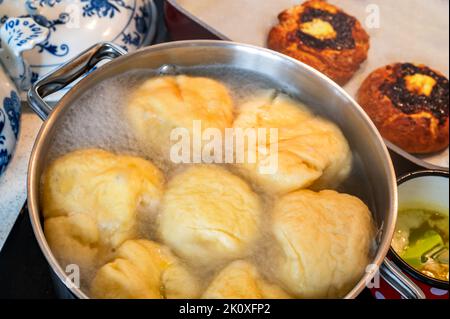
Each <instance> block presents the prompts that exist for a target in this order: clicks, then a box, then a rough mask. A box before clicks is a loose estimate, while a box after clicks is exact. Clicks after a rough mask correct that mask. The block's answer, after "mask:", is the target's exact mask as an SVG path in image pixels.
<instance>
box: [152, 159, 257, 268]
mask: <svg viewBox="0 0 450 319" xmlns="http://www.w3.org/2000/svg"><path fill="white" fill-rule="evenodd" d="M260 218H261V203H260V199H259V197H258V196H257V195H256V194H255V193H254V192H253V191H252V189H251V188H250V187H249V186H248V185H247V183H246V182H244V181H243V180H242V179H240V178H239V177H237V176H235V175H233V174H232V173H230V172H229V171H227V170H225V169H223V168H220V167H218V166H214V165H211V166H208V165H200V166H192V167H190V168H188V169H186V170H185V171H183V172H181V173H179V174H178V175H176V176H175V177H173V179H172V180H170V181H169V184H168V186H167V191H166V192H165V194H164V197H163V200H162V203H161V212H160V223H159V233H160V237H161V239H162V240H163V242H164V243H165V244H166V245H168V246H170V247H171V248H172V249H173V250H174V251H175V252H176V253H177V254H178V255H180V256H182V257H184V258H186V259H187V260H188V261H189V262H191V263H193V264H196V265H199V264H200V265H213V264H218V263H221V262H226V261H228V260H232V259H237V258H241V257H245V256H246V255H247V254H248V251H249V249H250V248H251V246H252V244H253V242H254V241H255V240H256V239H257V237H258V233H259V232H258V231H259V229H258V228H259V223H260Z"/></svg>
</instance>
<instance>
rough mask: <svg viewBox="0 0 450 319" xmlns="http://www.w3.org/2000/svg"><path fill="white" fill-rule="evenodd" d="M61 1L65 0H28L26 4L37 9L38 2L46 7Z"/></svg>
mask: <svg viewBox="0 0 450 319" xmlns="http://www.w3.org/2000/svg"><path fill="white" fill-rule="evenodd" d="M61 1H63V0H39V1H32V0H27V2H26V5H27V7H28V8H30V9H32V10H36V9H37V7H36V5H37V4H39V6H41V7H45V6H48V7H53V6H55V4H57V3H60V2H61ZM0 3H1V2H0Z"/></svg>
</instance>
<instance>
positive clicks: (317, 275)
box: [272, 190, 374, 298]
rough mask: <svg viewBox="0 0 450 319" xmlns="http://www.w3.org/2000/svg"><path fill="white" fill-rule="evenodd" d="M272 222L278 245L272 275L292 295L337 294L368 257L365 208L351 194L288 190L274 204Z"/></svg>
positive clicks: (351, 283)
mask: <svg viewBox="0 0 450 319" xmlns="http://www.w3.org/2000/svg"><path fill="white" fill-rule="evenodd" d="M272 227H273V233H274V235H275V238H276V242H277V243H278V245H279V247H280V248H281V253H280V256H279V259H278V260H277V261H276V266H275V271H274V275H275V276H276V277H277V278H278V280H279V281H280V282H281V283H282V284H283V285H284V286H283V287H284V288H286V289H287V290H288V291H289V292H290V293H292V294H293V295H295V296H297V297H301V298H324V297H329V298H336V297H342V296H343V295H345V294H346V293H347V292H348V291H349V290H350V289H351V287H353V286H354V285H355V283H356V282H357V281H358V280H359V279H361V278H362V275H363V274H364V271H365V268H366V266H367V265H368V263H369V257H370V248H371V244H372V239H373V235H374V228H373V224H372V218H371V213H370V211H369V209H368V208H367V206H366V205H365V204H364V203H363V202H362V201H361V200H359V199H358V198H356V197H354V196H351V195H347V194H340V193H337V192H335V191H330V190H324V191H321V192H319V193H316V192H313V191H310V190H300V191H297V192H293V193H290V194H288V195H285V196H284V197H282V198H280V199H279V200H278V202H277V203H276V204H275V206H274V208H273V215H272Z"/></svg>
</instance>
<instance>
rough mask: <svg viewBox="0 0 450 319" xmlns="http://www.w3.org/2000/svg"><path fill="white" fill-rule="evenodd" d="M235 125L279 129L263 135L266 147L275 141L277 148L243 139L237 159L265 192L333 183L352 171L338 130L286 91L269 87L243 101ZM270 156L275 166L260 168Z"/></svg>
mask: <svg viewBox="0 0 450 319" xmlns="http://www.w3.org/2000/svg"><path fill="white" fill-rule="evenodd" d="M233 127H234V128H235V129H236V128H241V129H247V128H266V129H270V128H278V140H276V141H272V142H271V141H270V136H268V137H267V138H266V147H267V150H270V147H271V145H272V146H273V143H277V147H278V151H277V152H271V151H268V152H266V153H263V152H260V151H259V148H258V145H256V146H255V145H254V144H251V143H245V145H244V156H245V158H244V160H245V161H244V163H237V164H236V167H237V168H238V170H239V171H240V173H242V174H243V175H244V176H245V177H247V178H248V179H249V180H251V181H253V182H254V183H256V184H257V185H258V186H259V187H260V188H262V189H263V190H265V191H266V192H268V193H277V194H284V193H288V192H291V191H294V190H297V189H302V188H307V187H310V186H312V187H313V188H314V189H322V188H326V187H329V188H333V187H334V186H337V185H338V184H339V183H340V182H341V181H342V180H343V179H345V178H346V177H347V176H348V174H349V172H350V169H351V152H350V149H349V146H348V143H347V141H346V139H345V137H344V135H343V134H342V132H341V131H340V129H339V128H338V127H337V126H336V125H334V124H333V123H331V122H329V121H327V120H325V119H323V118H320V117H317V116H314V115H313V114H312V113H311V112H310V111H309V110H308V109H307V108H306V107H305V106H304V105H302V104H300V103H298V102H295V101H293V100H291V99H289V98H288V97H286V96H284V95H281V94H278V95H275V92H273V91H270V92H266V93H264V94H261V95H260V96H258V97H256V98H254V99H252V100H250V101H249V102H247V103H244V104H243V105H242V106H241V107H240V108H239V110H238V115H237V118H236V120H235V122H234V125H233ZM236 152H242V151H241V150H240V149H238V150H236ZM249 154H257V155H258V156H257V159H256V162H255V163H251V162H250V161H249V160H248V157H247V156H248V155H249ZM274 156H277V161H278V163H277V167H276V170H275V171H274V172H272V173H264V172H263V168H264V166H267V165H273V164H271V163H276V161H275V159H276V158H274Z"/></svg>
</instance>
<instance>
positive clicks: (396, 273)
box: [380, 258, 426, 299]
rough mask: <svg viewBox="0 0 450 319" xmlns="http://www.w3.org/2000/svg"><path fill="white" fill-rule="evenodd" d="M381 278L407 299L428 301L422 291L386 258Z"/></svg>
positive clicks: (381, 270)
mask: <svg viewBox="0 0 450 319" xmlns="http://www.w3.org/2000/svg"><path fill="white" fill-rule="evenodd" d="M380 274H381V277H382V278H383V279H384V280H385V281H386V282H387V283H388V284H389V285H390V286H391V287H392V288H394V289H395V290H396V291H397V292H398V293H399V294H400V295H401V296H402V297H403V298H405V299H426V296H425V294H424V292H423V291H422V289H420V288H419V287H418V286H417V285H416V284H415V283H414V282H413V281H412V280H411V279H409V278H408V277H407V276H406V275H405V274H403V272H402V271H401V270H400V269H399V268H398V267H397V266H396V265H395V264H394V263H393V262H392V261H390V260H389V259H387V258H385V259H384V261H383V264H382V265H381V267H380Z"/></svg>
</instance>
